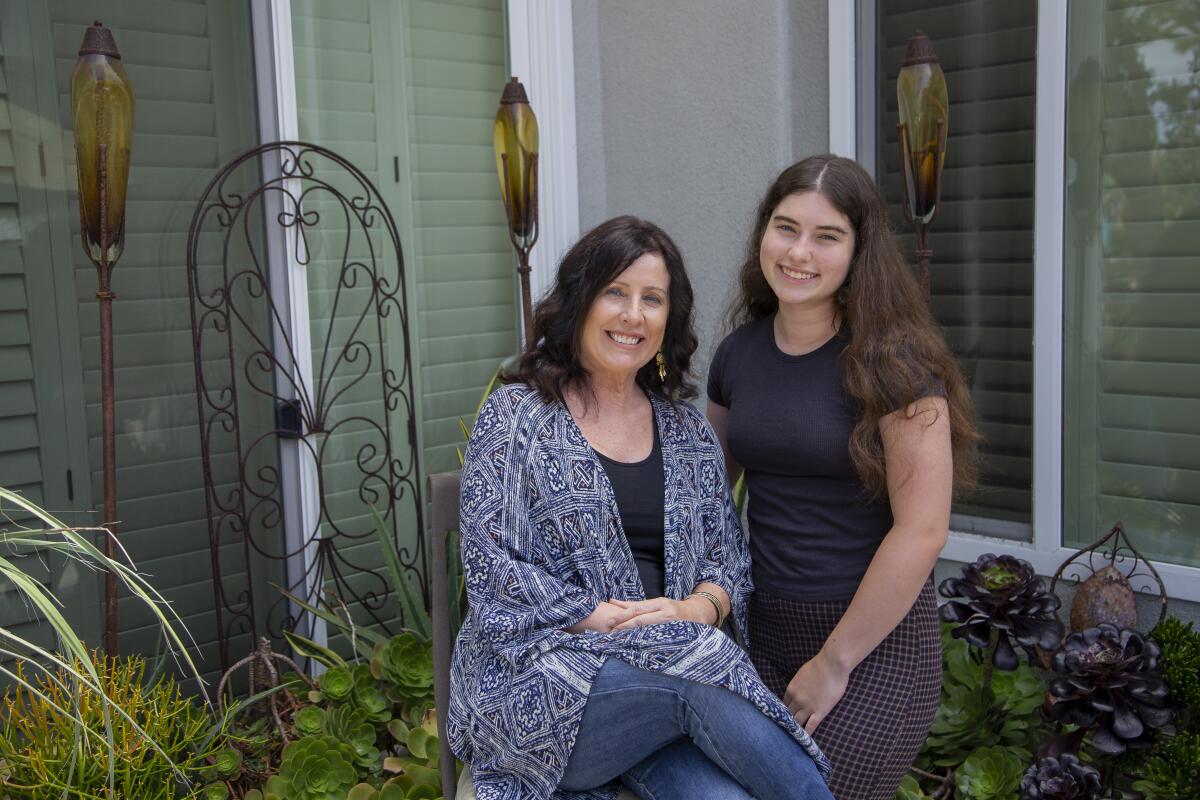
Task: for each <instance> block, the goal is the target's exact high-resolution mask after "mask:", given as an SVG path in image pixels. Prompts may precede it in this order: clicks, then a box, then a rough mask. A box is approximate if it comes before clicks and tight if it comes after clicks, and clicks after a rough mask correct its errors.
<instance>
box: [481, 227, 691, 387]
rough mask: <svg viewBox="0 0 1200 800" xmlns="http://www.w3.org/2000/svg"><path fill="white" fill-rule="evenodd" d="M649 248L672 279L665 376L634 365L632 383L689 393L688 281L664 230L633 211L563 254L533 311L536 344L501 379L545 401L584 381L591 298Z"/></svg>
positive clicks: (595, 230) (664, 350) (655, 368)
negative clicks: (530, 390)
mask: <svg viewBox="0 0 1200 800" xmlns="http://www.w3.org/2000/svg"><path fill="white" fill-rule="evenodd" d="M647 253H655V254H657V255H659V256H660V257H661V258H662V260H663V262H664V263H665V264H666V267H667V274H668V275H669V276H670V277H671V282H670V286H669V287H668V289H667V306H668V307H667V327H666V330H665V331H664V332H663V343H662V353H663V358H664V360H665V361H666V378H665V379H664V380H660V379H659V377H658V365H657V364H655V362H654V360H651V361H650V363H648V364H646V365H645V366H643V367H642V368H641V369H640V370H638V373H637V377H636V378H635V380H636V382H637V385H638V386H640V387H642V389H643V390H645V391H646V392H649V393H651V394H655V395H658V396H659V397H662V398H664V399H666V400H669V401H671V402H675V401H677V400H690V399H691V398H693V397H695V396H696V387H695V386H694V385H693V383H692V382H691V375H690V371H691V364H692V354H693V353H695V352H696V345H697V342H696V334H695V332H694V331H693V330H692V303H693V296H692V284H691V282H690V281H689V280H688V276H687V272H686V271H685V270H684V266H683V256H681V255H680V254H679V248H678V247H676V246H675V242H673V241H671V237H670V236H668V235H667V234H666V232H665V231H664V230H663V229H662V228H660V227H658V226H657V225H655V224H654V223H653V222H647V221H646V220H642V219H638V218H637V217H631V216H622V217H614V218H613V219H610V220H608V221H607V222H602V223H600V224H599V225H597V226H596V227H595V228H592V229H591V230H590V231H588V232H587V233H585V234H584V235H583V238H581V239H580V240H579V241H578V242H576V243H575V246H574V247H572V248H571V249H570V251H568V252H567V254H566V255H565V256H563V260H562V262H560V263H559V265H558V274H557V275H556V276H555V279H554V287H553V288H552V289H551V290H550V293H549V294H547V295H546V296H545V298H543V299H542V301H541V302H539V303H538V305H537V309H536V310H535V311H534V314H533V337H532V338H533V341H534V344H532V345H530V346H527V347H526V348H525V351H524V352H523V353H522V354H521V359H520V361H519V362H518V363H517V368H516V370H515V371H514V372H512V373H510V374H508V375H505V376H504V380H505V382H507V383H525V384H528V385H529V386H532V387H533V388H534V389H536V390H537V391H538V393H539V394H541V395H542V397H543V398H544V399H546V400H547V401H551V400H558V401H560V402H563V401H564V397H563V393H564V391H565V390H566V389H567V388H568V387H571V386H583V385H586V382H587V378H588V375H587V371H586V370H585V369H584V368H583V364H582V363H581V362H580V359H579V354H580V338H581V329H582V328H583V322H584V320H585V319H587V315H588V311H589V310H590V309H591V306H592V302H593V301H594V300H595V299H596V297H597V296H599V294H600V292H601V291H602V290H603V289H604V287H605V286H607V285H608V284H610V283H611V282H612V281H613V280H614V279H615V278H616V277H617V276H618V275H620V274H621V273H622V272H624V271H625V270H626V268H628V267H629V265H630V264H632V263H633V262H634V261H637V260H638V259H639V258H641V257H642V256H644V255H646V254H647Z"/></svg>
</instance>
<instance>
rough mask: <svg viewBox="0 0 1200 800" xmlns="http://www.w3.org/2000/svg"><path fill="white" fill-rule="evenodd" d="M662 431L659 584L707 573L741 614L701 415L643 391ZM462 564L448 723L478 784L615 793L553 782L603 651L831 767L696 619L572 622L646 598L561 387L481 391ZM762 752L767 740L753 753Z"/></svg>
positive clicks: (745, 577) (711, 442) (466, 475)
mask: <svg viewBox="0 0 1200 800" xmlns="http://www.w3.org/2000/svg"><path fill="white" fill-rule="evenodd" d="M651 402H652V405H653V407H654V416H655V421H656V424H657V425H658V430H659V437H660V440H661V442H662V458H663V473H664V477H665V481H666V494H665V531H666V541H665V545H664V554H665V565H664V566H665V583H666V589H667V595H668V596H669V597H672V598H675V599H682V598H684V597H686V596H687V595H688V594H689V593H690V592H691V590H692V589H693V588H695V586H696V584H698V583H701V582H702V581H711V582H712V583H715V584H717V585H719V586H720V587H721V588H722V589H724V590H725V591H726V593H728V595H729V597H730V598H731V599H732V601H733V614H734V615H735V619H736V620H737V623H738V626H739V629H740V630H742V631H745V630H746V599H747V596H748V595H749V593H750V591H751V588H752V587H751V584H750V561H749V555H748V553H747V547H746V541H745V538H744V536H743V535H742V531H741V527H740V524H739V522H738V518H737V514H736V512H735V510H734V507H733V502H732V500H731V498H730V496H729V492H728V489H727V486H726V481H725V468H724V463H723V461H722V456H721V449H720V446H719V445H718V443H717V442H716V439H715V437H714V435H713V432H712V429H711V428H710V427H709V426H708V422H707V420H705V419H704V416H703V415H702V414H701V413H700V412H699V411H697V410H696V409H694V408H693V407H691V406H690V405H687V404H683V403H681V404H679V405H678V406H677V407H672V406H671V405H670V404H669V403H667V402H665V401H663V400H660V399H657V398H652V399H651ZM460 503H461V507H460V514H461V521H460V527H461V534H462V560H463V571H464V576H465V579H466V585H467V597H468V601H469V606H470V610H469V612H468V614H467V618H466V620H465V621H464V623H463V626H462V629H461V631H460V632H459V635H458V641H457V643H456V645H455V650H454V664H453V669H452V673H451V675H452V678H451V693H450V694H451V696H450V708H449V712H448V714H447V720H446V728H447V732H448V734H449V739H450V743H451V746H452V748H453V750H454V752H455V753H457V754H458V756H459V757H460V758H462V759H463V761H465V762H467V763H469V764H470V765H471V770H472V777H473V779H474V781H475V788H476V792H477V793H478V796H479V798H480V800H496V799H499V798H504V799H505V800H508V799H510V798H511V800H518V799H520V800H528V798H555V799H556V800H568V798H570V799H572V800H585V798H586V799H587V800H592V799H593V798H594V799H595V800H600V799H601V798H603V799H604V800H610V798H612V797H613V796H614V795H615V794H616V789H617V785H616V784H615V783H614V784H612V785H611V786H608V787H604V788H602V789H598V790H595V791H590V792H568V791H566V790H559V789H557V788H556V787H557V786H558V782H559V780H560V779H561V777H562V774H563V770H564V769H565V768H566V764H567V760H568V758H569V757H570V755H571V748H572V747H573V746H574V744H575V737H576V734H577V733H578V731H579V724H580V721H581V719H582V717H583V710H584V706H585V705H586V704H587V698H588V692H589V691H590V689H591V686H592V681H593V680H594V679H595V677H596V673H597V672H599V670H600V667H601V665H603V663H604V661H605V660H606V659H608V658H612V657H615V658H620V659H622V660H623V661H626V662H628V663H629V664H632V665H633V666H635V667H640V668H642V669H648V670H657V671H660V672H663V673H666V674H668V675H675V676H678V677H681V678H686V679H688V680H694V681H698V682H700V683H705V684H710V685H714V686H723V687H725V688H727V689H730V690H731V691H734V692H737V693H738V694H739V695H741V696H742V697H745V698H746V699H748V700H750V701H751V702H753V703H754V704H755V705H756V706H758V707H759V708H760V709H761V710H762V712H763V714H765V715H766V716H767V717H768V718H770V719H771V720H773V721H775V722H776V723H778V724H779V725H780V726H781V727H783V728H784V729H786V730H787V731H788V732H790V733H791V734H792V735H793V736H794V737H795V738H796V740H797V741H799V742H800V744H801V745H802V746H803V747H804V749H805V750H806V751H807V752H808V754H809V755H810V756H811V757H812V758H813V759H814V760H815V761H816V763H817V766H818V768H819V769H820V771H821V773H822V775H825V776H826V777H828V772H829V764H828V762H827V761H826V759H825V757H824V755H822V754H821V752H820V750H818V749H817V746H816V745H815V744H813V742H812V739H810V738H809V737H808V735H807V734H806V733H804V731H803V730H802V729H801V728H800V727H799V726H798V725H797V724H796V722H795V720H793V719H792V717H791V715H790V714H789V713H788V710H787V708H786V707H785V706H784V705H783V704H782V703H780V702H779V700H778V699H777V698H776V697H775V696H774V695H773V694H772V693H771V692H770V691H769V690H768V689H767V688H766V687H765V686H763V684H762V682H761V681H760V680H759V677H758V674H757V673H756V672H755V670H754V667H753V666H752V665H751V663H750V659H749V658H748V657H747V656H746V655H745V653H744V652H743V651H742V650H741V648H739V647H738V646H737V645H736V644H735V643H734V642H733V641H732V640H731V639H730V638H729V637H727V636H726V635H725V634H724V633H722V632H720V631H718V630H717V629H715V628H713V627H711V626H709V625H703V624H700V623H695V622H682V621H681V622H669V623H662V624H657V625H648V626H645V627H642V628H636V629H634V630H631V631H614V632H612V633H605V634H599V633H593V632H585V633H581V634H572V633H568V632H567V631H566V630H565V629H566V628H568V627H570V626H572V625H574V624H575V623H577V622H579V621H580V620H582V619H583V618H584V617H586V616H588V615H589V614H590V613H591V612H592V611H593V610H595V607H596V604H597V603H599V602H600V601H602V600H607V599H609V598H617V599H625V600H640V599H643V598H644V594H643V591H642V585H641V580H640V578H639V577H638V571H637V567H636V566H635V564H634V560H633V555H632V553H631V552H630V549H629V544H628V542H627V541H626V539H625V536H624V533H623V532H622V529H621V522H620V517H619V515H618V511H617V505H616V499H615V497H614V495H613V491H612V487H611V486H610V484H609V482H608V478H607V475H606V474H605V472H604V468H603V466H602V465H601V464H600V461H599V460H598V459H597V457H596V453H595V451H593V450H592V448H591V447H590V446H589V445H588V442H587V440H586V439H585V438H584V436H583V434H582V433H581V432H580V430H579V428H578V427H577V426H576V425H575V422H574V420H573V419H572V418H571V415H570V413H569V412H568V411H567V409H566V408H565V407H564V406H563V405H562V404H561V403H546V402H545V401H544V400H543V399H541V397H540V396H539V395H538V394H537V392H535V391H534V390H533V389H531V388H529V387H528V386H524V385H511V386H505V387H502V388H500V389H498V390H497V391H496V392H494V393H493V394H492V396H491V397H490V398H489V399H488V401H487V402H486V403H485V404H484V406H483V408H482V410H481V411H480V413H479V417H478V419H477V420H476V423H475V430H474V432H473V433H472V434H471V439H470V443H469V445H468V447H467V454H466V460H465V463H464V466H463V471H462V483H461V500H460ZM769 755H770V754H768V753H764V754H763V757H764V758H766V757H769Z"/></svg>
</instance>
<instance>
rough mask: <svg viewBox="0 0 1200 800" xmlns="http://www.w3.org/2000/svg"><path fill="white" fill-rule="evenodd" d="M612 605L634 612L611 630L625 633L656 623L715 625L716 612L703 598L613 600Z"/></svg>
mask: <svg viewBox="0 0 1200 800" xmlns="http://www.w3.org/2000/svg"><path fill="white" fill-rule="evenodd" d="M612 602H613V603H614V604H616V605H619V606H621V607H622V608H623V609H625V610H626V611H632V612H635V613H634V616H632V617H630V618H629V619H627V620H625V621H624V622H621V623H620V624H619V625H616V626H615V627H614V628H613V630H616V631H625V630H629V629H630V628H640V627H641V626H643V625H653V624H655V623H656V622H674V621H676V620H687V621H688V622H703V623H704V624H706V625H712V624H714V623H715V621H716V620H715V619H714V617H716V610H715V609H714V608H713V606H712V603H710V602H709V601H707V600H705V599H704V598H703V597H689V598H688V599H686V600H672V599H671V598H669V597H654V598H651V599H650V600H613V601H612Z"/></svg>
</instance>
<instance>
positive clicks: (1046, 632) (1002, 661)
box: [938, 553, 1063, 670]
mask: <svg viewBox="0 0 1200 800" xmlns="http://www.w3.org/2000/svg"><path fill="white" fill-rule="evenodd" d="M938 593H939V594H941V595H942V597H946V598H949V600H950V602H948V603H944V604H943V605H942V607H941V609H940V612H939V613H940V615H941V618H942V620H943V621H944V622H952V623H957V624H958V627H957V628H955V629H954V630H953V631H952V633H951V635H952V636H954V637H955V638H956V639H966V640H967V642H969V643H970V644H971V645H973V646H974V647H979V648H986V647H988V646H989V645H990V643H991V638H992V631H996V632H997V634H998V637H997V644H996V652H995V655H994V656H993V657H992V663H993V664H995V666H996V668H997V669H1002V670H1013V669H1016V668H1017V654H1016V651H1015V650H1014V649H1013V640H1015V641H1016V643H1017V644H1019V645H1020V646H1021V647H1022V648H1024V649H1025V652H1026V653H1028V654H1029V655H1030V657H1031V658H1032V656H1033V649H1034V647H1040V648H1042V649H1043V650H1053V649H1054V648H1055V647H1057V646H1058V643H1059V641H1061V640H1062V634H1063V626H1062V623H1061V622H1059V621H1058V618H1057V617H1056V616H1055V612H1056V611H1057V610H1058V607H1059V605H1060V604H1061V601H1060V600H1059V599H1058V597H1057V596H1056V595H1055V594H1054V593H1053V592H1051V591H1050V590H1049V589H1048V588H1047V586H1046V582H1045V581H1044V580H1043V579H1042V578H1039V577H1038V576H1037V574H1036V573H1035V572H1034V571H1033V565H1032V564H1030V563H1029V562H1028V561H1024V560H1022V559H1019V558H1014V557H1013V556H997V555H993V554H991V553H986V554H984V555H982V556H980V557H979V558H977V559H976V560H975V563H973V564H967V565H965V566H964V567H963V568H962V575H961V576H960V577H958V578H947V579H946V580H944V581H942V583H941V585H940V586H939V587H938ZM1010 637H1011V638H1010Z"/></svg>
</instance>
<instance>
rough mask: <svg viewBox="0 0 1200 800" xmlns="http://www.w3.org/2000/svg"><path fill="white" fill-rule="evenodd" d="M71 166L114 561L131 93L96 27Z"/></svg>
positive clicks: (113, 649) (81, 65)
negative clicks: (91, 315) (95, 304)
mask: <svg viewBox="0 0 1200 800" xmlns="http://www.w3.org/2000/svg"><path fill="white" fill-rule="evenodd" d="M71 110H72V112H73V119H74V128H75V166H76V173H77V174H78V178H79V238H80V240H81V241H82V243H83V251H84V252H85V253H87V256H88V258H90V259H91V260H92V262H93V263H95V265H96V269H97V271H98V273H99V279H100V288H99V290H98V291H97V292H96V299H97V300H98V301H99V305H100V398H101V405H102V418H103V426H102V427H103V430H102V441H103V460H104V526H105V528H106V529H107V531H108V535H107V536H106V537H105V540H104V553H105V555H107V556H108V557H109V558H115V557H116V539H115V536H116V521H117V486H116V471H117V456H116V433H115V428H116V414H115V411H114V408H113V350H112V335H113V334H112V301H113V298H114V297H115V295H114V294H113V293H112V289H111V277H112V268H113V265H114V264H115V263H116V262H117V259H118V258H120V257H121V252H122V251H123V250H124V248H125V191H126V187H127V185H128V182H129V147H130V144H131V142H132V141H133V87H132V85H131V84H130V82H129V76H128V75H126V74H125V68H124V67H123V66H122V65H121V53H120V52H119V51H118V50H117V43H116V41H115V40H114V39H113V35H112V31H110V30H109V29H108V28H106V27H104V26H103V25H101V24H100V23H99V22H96V23H95V24H94V25H93V26H92V27H90V28H88V29H87V32H86V33H85V34H84V36H83V44H82V46H80V48H79V59H78V60H77V61H76V62H75V69H74V71H73V72H72V73H71ZM104 648H105V650H107V651H108V653H109V655H116V653H117V578H116V575H114V574H113V573H112V572H109V573H108V575H107V576H106V579H105V583H104Z"/></svg>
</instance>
